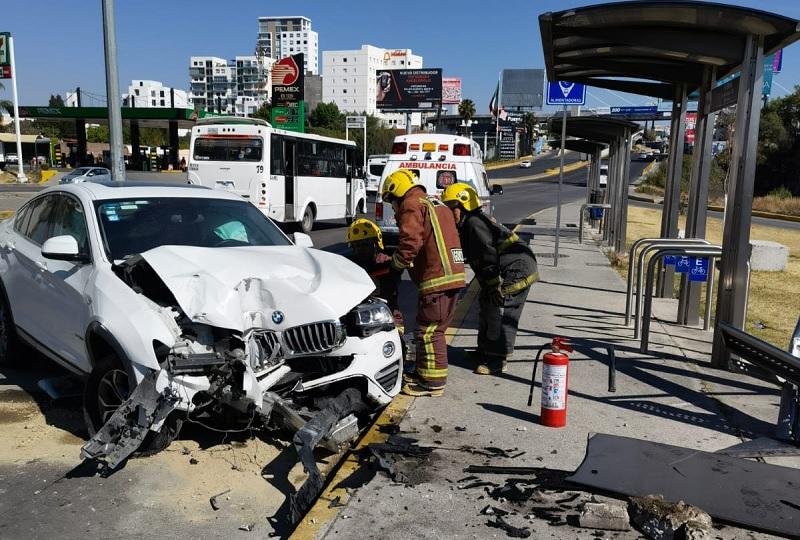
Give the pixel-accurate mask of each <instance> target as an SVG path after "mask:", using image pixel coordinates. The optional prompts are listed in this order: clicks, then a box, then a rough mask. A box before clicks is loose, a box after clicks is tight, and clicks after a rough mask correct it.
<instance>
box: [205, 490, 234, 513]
mask: <svg viewBox="0 0 800 540" xmlns="http://www.w3.org/2000/svg"><path fill="white" fill-rule="evenodd" d="M230 492H231V490H230V489H226V490H225V491H223V492H222V493H217V494H216V495H212V496H211V497H209V499H208V502H209V503H210V504H211V508H213V509H214V511H215V512H216V511H217V510H219V509H220V506H219V502H218V499H219V497H222V496H223V495H227V494H228V493H230Z"/></svg>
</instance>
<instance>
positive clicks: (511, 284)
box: [458, 210, 539, 294]
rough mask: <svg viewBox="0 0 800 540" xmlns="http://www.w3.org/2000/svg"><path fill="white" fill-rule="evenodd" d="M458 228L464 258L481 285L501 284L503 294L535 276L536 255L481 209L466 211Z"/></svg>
mask: <svg viewBox="0 0 800 540" xmlns="http://www.w3.org/2000/svg"><path fill="white" fill-rule="evenodd" d="M458 232H459V233H460V235H461V244H462V246H463V247H464V258H465V260H466V262H467V263H469V265H470V267H471V268H472V270H473V271H474V272H475V276H476V277H477V278H478V282H479V283H480V284H481V287H484V288H485V287H493V286H497V285H498V284H501V286H502V291H503V294H514V293H515V292H518V291H521V290H523V289H525V288H527V287H529V286H530V285H531V284H532V283H533V282H535V281H537V280H538V279H539V269H538V265H537V263H536V256H535V255H534V254H533V251H531V248H530V247H529V246H528V244H527V243H525V242H524V241H523V240H522V239H520V237H519V236H518V235H517V233H515V232H513V231H511V230H509V229H508V227H506V226H505V225H503V224H502V223H498V222H497V221H496V220H495V219H494V218H492V217H489V216H487V215H486V214H484V213H483V212H482V211H480V210H476V211H474V212H470V213H469V214H467V215H466V217H465V218H464V219H463V221H462V222H461V225H460V226H459V229H458Z"/></svg>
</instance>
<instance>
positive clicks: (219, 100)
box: [189, 56, 273, 116]
mask: <svg viewBox="0 0 800 540" xmlns="http://www.w3.org/2000/svg"><path fill="white" fill-rule="evenodd" d="M272 64H273V60H272V59H271V58H267V57H256V56H237V57H236V58H235V59H234V60H232V61H227V60H225V59H223V58H218V57H216V56H192V57H191V58H190V59H189V78H190V80H191V86H190V89H189V99H190V100H191V103H192V105H193V106H197V107H200V108H202V109H205V110H208V111H213V112H218V113H222V114H231V115H235V116H252V115H253V113H255V112H256V111H257V110H258V108H259V107H260V106H261V105H262V104H264V103H265V102H267V101H269V99H270V92H271V90H272V86H271V80H270V72H271V69H272Z"/></svg>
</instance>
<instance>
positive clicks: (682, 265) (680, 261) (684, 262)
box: [675, 257, 689, 274]
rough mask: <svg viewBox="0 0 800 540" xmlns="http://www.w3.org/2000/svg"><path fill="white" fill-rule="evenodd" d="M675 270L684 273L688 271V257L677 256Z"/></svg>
mask: <svg viewBox="0 0 800 540" xmlns="http://www.w3.org/2000/svg"><path fill="white" fill-rule="evenodd" d="M675 272H677V273H679V274H686V273H687V272H689V257H677V258H676V260H675Z"/></svg>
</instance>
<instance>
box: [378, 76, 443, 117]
mask: <svg viewBox="0 0 800 540" xmlns="http://www.w3.org/2000/svg"><path fill="white" fill-rule="evenodd" d="M375 77H376V80H375V91H376V95H375V103H376V106H377V108H378V109H379V110H382V111H415V110H426V109H435V108H436V107H437V106H438V104H439V102H440V101H441V100H442V70H441V69H440V68H433V69H379V70H378V71H376V72H375Z"/></svg>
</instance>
